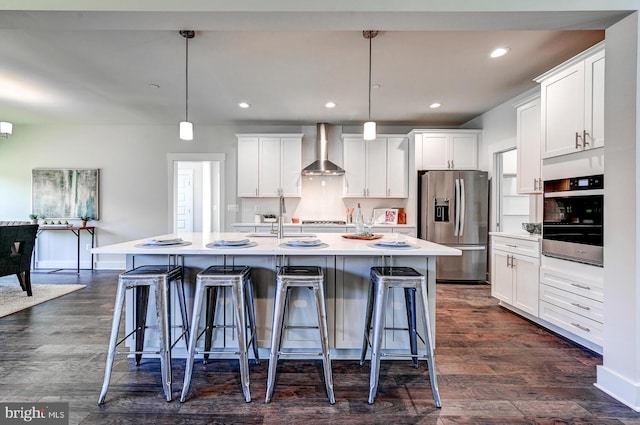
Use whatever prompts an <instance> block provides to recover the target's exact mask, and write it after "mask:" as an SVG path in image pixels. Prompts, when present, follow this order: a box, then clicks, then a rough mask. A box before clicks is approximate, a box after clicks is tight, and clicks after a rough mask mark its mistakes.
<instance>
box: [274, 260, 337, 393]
mask: <svg viewBox="0 0 640 425" xmlns="http://www.w3.org/2000/svg"><path fill="white" fill-rule="evenodd" d="M296 287H298V288H309V289H311V290H313V293H314V296H315V303H316V313H317V315H318V326H317V328H318V330H319V331H320V344H321V346H322V353H300V352H295V353H293V352H289V353H287V352H283V351H281V350H280V349H281V346H282V329H283V328H284V326H287V327H288V328H296V327H300V326H293V325H285V324H284V315H285V312H286V308H287V305H288V302H289V289H291V288H296ZM304 328H308V326H304ZM328 335H329V332H328V329H327V307H326V304H325V298H324V274H323V272H322V268H320V267H316V266H284V267H281V268H280V270H279V271H278V275H277V279H276V299H275V308H274V311H273V326H272V331H271V355H270V357H269V374H268V376H267V395H266V398H265V403H269V401H270V400H271V396H272V395H273V389H274V386H275V381H276V366H277V364H278V359H279V357H280V356H281V355H300V354H303V355H311V356H322V363H323V368H324V383H325V387H326V391H327V396H328V398H329V403H331V404H334V403H335V402H336V400H335V396H334V395H333V376H332V373H331V359H330V358H329V336H328Z"/></svg>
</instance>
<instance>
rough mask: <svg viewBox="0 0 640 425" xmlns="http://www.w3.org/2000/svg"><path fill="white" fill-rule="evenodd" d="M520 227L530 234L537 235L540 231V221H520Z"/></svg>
mask: <svg viewBox="0 0 640 425" xmlns="http://www.w3.org/2000/svg"><path fill="white" fill-rule="evenodd" d="M522 228H523V229H524V230H526V231H527V232H529V233H530V234H532V235H539V234H540V233H542V224H541V223H522Z"/></svg>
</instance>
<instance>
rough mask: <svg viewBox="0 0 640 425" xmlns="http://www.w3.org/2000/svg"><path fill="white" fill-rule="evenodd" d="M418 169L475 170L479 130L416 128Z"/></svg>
mask: <svg viewBox="0 0 640 425" xmlns="http://www.w3.org/2000/svg"><path fill="white" fill-rule="evenodd" d="M413 133H414V134H415V142H416V143H415V145H416V168H417V169H418V170H475V169H477V168H478V135H479V132H478V131H475V130H474V131H468V130H454V131H447V130H436V131H429V130H415V131H414V132H413Z"/></svg>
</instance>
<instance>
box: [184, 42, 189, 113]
mask: <svg viewBox="0 0 640 425" xmlns="http://www.w3.org/2000/svg"><path fill="white" fill-rule="evenodd" d="M184 42H185V60H184V87H185V95H184V105H185V121H189V37H185V38H184Z"/></svg>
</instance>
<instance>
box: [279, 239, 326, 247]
mask: <svg viewBox="0 0 640 425" xmlns="http://www.w3.org/2000/svg"><path fill="white" fill-rule="evenodd" d="M287 245H289V246H319V245H322V241H321V240H320V239H293V240H290V241H287Z"/></svg>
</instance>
